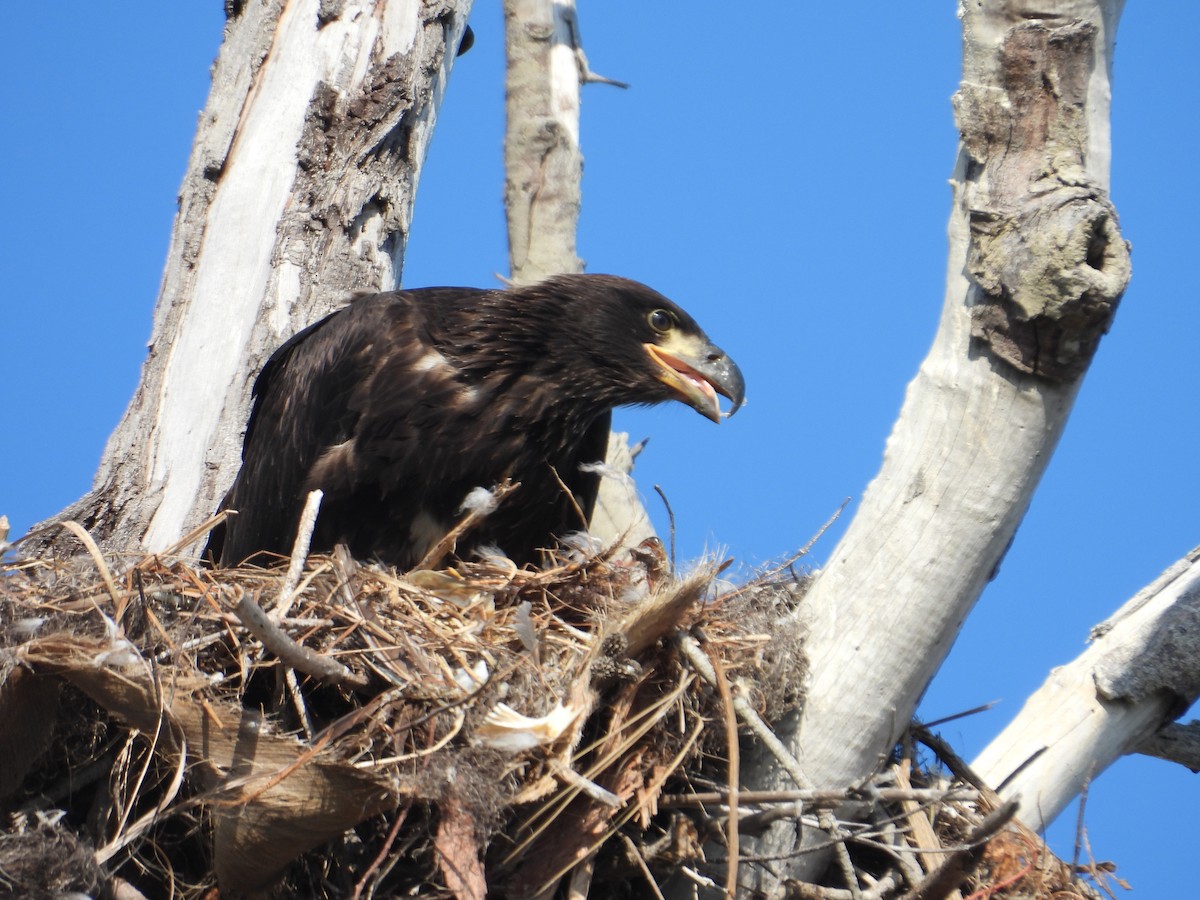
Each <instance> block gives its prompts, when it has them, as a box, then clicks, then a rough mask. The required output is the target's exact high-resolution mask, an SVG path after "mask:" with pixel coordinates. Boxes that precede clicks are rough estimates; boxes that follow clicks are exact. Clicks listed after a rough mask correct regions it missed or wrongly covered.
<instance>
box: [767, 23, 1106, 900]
mask: <svg viewBox="0 0 1200 900" xmlns="http://www.w3.org/2000/svg"><path fill="white" fill-rule="evenodd" d="M1121 6H1122V4H1121V3H1120V2H1119V0H1094V2H1089V3H1082V4H1081V3H1047V4H1043V10H1042V12H1041V13H1040V14H1039V15H1036V16H1035V15H1032V14H1030V13H1028V12H1026V11H1024V10H1022V11H1018V10H1016V9H1015V8H1013V7H1012V6H1011V5H1010V4H1006V3H999V2H988V3H978V4H963V5H962V7H961V10H962V20H963V81H962V85H961V87H960V90H959V92H958V93H957V95H956V97H955V114H956V119H957V124H958V128H959V132H960V135H961V138H960V144H959V152H958V160H957V163H956V166H955V170H954V175H953V179H952V183H953V186H954V206H953V211H952V214H951V219H950V226H949V237H950V248H949V262H948V267H947V277H946V294H945V300H944V305H943V312H942V318H941V323H940V326H939V330H938V334H937V337H936V338H935V340H934V345H933V347H932V349H931V350H930V352H929V355H928V356H927V357H926V359H925V361H924V362H923V363H922V364H921V367H920V370H919V372H918V373H917V376H916V378H915V379H914V381H913V382H912V383H911V384H910V385H909V388H908V393H907V396H906V398H905V403H904V407H903V409H902V410H901V413H900V417H899V419H898V420H897V422H896V425H895V427H894V429H893V431H892V435H891V437H890V438H889V440H888V444H887V450H886V454H885V458H884V461H883V467H882V469H881V470H880V472H879V474H878V475H877V476H876V478H875V480H874V481H873V482H872V483H871V485H870V486H869V487H868V489H867V491H866V494H865V495H864V497H863V502H862V506H861V509H860V510H859V512H858V514H857V515H856V516H855V518H854V521H853V522H852V523H851V524H850V526H849V528H848V530H847V532H846V534H845V536H844V537H843V538H842V540H841V541H840V542H839V544H838V545H837V547H835V548H834V550H833V551H832V553H831V555H830V560H829V563H828V565H827V566H826V568H825V569H824V570H823V571H822V572H821V574H820V576H819V577H818V578H817V580H816V583H815V584H814V585H813V588H812V590H811V592H810V593H809V595H808V601H809V602H807V603H806V604H805V610H807V611H808V613H809V614H810V616H811V619H810V620H809V621H807V622H804V623H801V622H799V621H798V622H797V623H796V624H797V627H805V628H807V629H808V630H809V636H808V639H807V643H806V649H807V651H808V654H809V658H810V663H811V666H812V681H811V684H810V685H809V686H808V691H807V698H806V701H805V705H804V708H803V711H802V713H801V714H800V715H798V716H796V717H793V718H792V719H791V720H790V721H788V722H785V723H781V730H782V732H783V736H784V737H785V739H786V743H787V744H788V746H789V749H790V750H791V752H792V753H793V755H794V756H796V757H797V758H798V759H800V760H801V761H802V763H801V764H802V767H803V769H804V772H805V775H806V776H807V778H808V780H809V782H810V783H811V784H816V785H821V786H823V787H834V786H844V785H849V784H855V783H857V782H858V781H859V780H860V779H862V778H863V777H865V776H866V775H868V774H869V773H870V772H872V771H874V770H875V768H876V767H877V766H878V765H879V762H880V759H881V758H882V757H883V756H885V755H886V754H887V753H888V752H889V751H890V749H891V748H892V747H893V746H894V745H895V743H896V741H897V740H898V739H899V737H900V736H901V734H902V732H903V731H904V730H905V729H906V728H907V727H908V724H909V722H910V720H911V718H912V714H913V711H914V709H915V708H916V705H917V702H918V701H919V699H920V697H921V695H922V694H923V693H924V691H925V688H926V686H927V685H928V684H929V682H930V680H931V679H932V678H933V675H934V674H935V673H936V672H937V670H938V668H939V667H940V666H941V663H942V661H943V660H944V658H945V656H946V654H947V652H948V651H949V649H950V646H951V644H952V643H953V640H954V637H955V635H956V634H957V632H958V629H959V627H960V625H961V624H962V622H963V620H964V619H965V618H966V617H967V615H968V614H969V613H970V610H971V608H972V606H973V605H974V603H975V601H976V600H977V599H978V597H979V595H980V593H981V592H982V590H983V588H984V587H985V586H986V584H987V583H988V581H989V580H990V579H991V577H992V575H993V573H994V572H995V571H996V569H997V567H998V566H999V564H1000V561H1001V559H1002V558H1003V556H1004V552H1005V550H1006V549H1007V547H1008V545H1009V542H1010V541H1011V540H1012V537H1013V534H1014V533H1015V531H1016V528H1017V526H1018V524H1019V523H1020V521H1021V518H1022V517H1023V515H1024V514H1025V511H1026V509H1027V508H1028V505H1029V502H1030V499H1031V498H1032V496H1033V493H1034V491H1035V489H1036V488H1037V485H1038V481H1039V480H1040V478H1041V475H1042V473H1043V471H1044V470H1045V467H1046V464H1047V462H1048V460H1049V458H1050V456H1051V454H1052V453H1053V451H1054V447H1055V445H1056V444H1057V442H1058V439H1059V437H1060V436H1061V434H1062V431H1063V428H1064V426H1065V425H1066V421H1067V416H1068V414H1069V413H1070V410H1071V405H1072V403H1073V402H1074V400H1075V396H1076V393H1077V391H1078V388H1079V385H1080V382H1081V379H1082V378H1083V375H1084V373H1085V372H1086V371H1087V368H1088V364H1089V363H1090V362H1091V359H1092V355H1093V353H1094V352H1095V350H1096V347H1097V345H1098V343H1099V340H1100V338H1101V336H1102V335H1103V334H1104V333H1105V332H1106V331H1107V330H1108V327H1109V325H1110V324H1111V322H1112V318H1113V315H1114V313H1115V311H1116V307H1117V303H1118V302H1119V300H1120V298H1121V295H1122V293H1123V292H1124V290H1125V286H1126V284H1127V282H1128V279H1129V275H1130V264H1129V250H1128V246H1127V244H1126V242H1125V240H1124V239H1123V238H1122V236H1121V233H1120V230H1119V227H1118V223H1117V216H1116V211H1115V210H1114V209H1113V207H1112V204H1111V203H1110V202H1109V200H1108V177H1109V152H1110V151H1109V141H1108V135H1109V125H1108V122H1109V97H1110V94H1109V82H1110V76H1111V60H1112V47H1113V43H1114V40H1115V37H1116V28H1117V22H1118V19H1119V16H1120V12H1121ZM745 781H746V782H747V783H748V784H749V786H751V787H754V788H759V789H767V788H772V787H780V786H783V785H787V786H789V787H790V786H792V785H793V780H792V778H791V777H790V776H789V775H787V774H786V772H785V771H784V770H783V768H782V767H781V765H780V764H779V763H778V761H777V760H776V759H775V758H773V757H772V756H770V755H769V754H767V753H765V752H759V753H757V754H755V755H754V756H753V758H752V762H751V763H750V765H749V769H748V771H746V773H745ZM810 838H811V832H810ZM819 840H821V839H820V838H816V839H814V842H819ZM748 843H749V844H750V845H751V848H752V849H751V851H750V852H753V853H757V854H760V855H765V856H771V857H779V856H780V855H786V854H788V853H789V852H791V851H793V850H794V849H796V846H797V833H796V830H795V829H794V828H793V826H792V824H791V823H781V824H778V825H776V826H775V827H773V828H772V829H771V830H770V831H769V832H767V833H766V834H765V835H764V836H763V837H762V838H761V839H758V840H756V841H753V842H748ZM818 859H819V854H809V855H804V856H799V857H795V861H794V862H793V863H792V864H791V865H788V864H781V865H780V866H779V867H777V868H776V869H775V870H774V871H775V872H777V873H778V872H780V871H781V870H782V871H783V877H786V875H787V874H789V873H790V874H801V875H803V874H805V873H807V872H811V871H812V869H813V868H814V867H815V866H818V865H820V862H818ZM766 871H767V870H765V869H760V870H758V874H757V875H756V877H755V882H756V883H757V884H758V885H759V886H760V887H762V888H764V889H765V890H767V891H768V892H769V891H771V890H773V889H776V888H777V887H778V884H779V876H776V875H768V874H765V873H766Z"/></svg>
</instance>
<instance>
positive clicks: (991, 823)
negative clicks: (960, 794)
mask: <svg viewBox="0 0 1200 900" xmlns="http://www.w3.org/2000/svg"><path fill="white" fill-rule="evenodd" d="M1016 814H1017V803H1016V801H1015V800H1010V801H1009V802H1008V803H1005V804H1003V805H1001V806H1000V807H999V808H998V809H995V810H993V811H992V812H990V813H988V815H987V816H986V817H985V818H984V820H983V821H982V822H980V823H979V824H978V825H976V826H975V827H974V828H973V829H972V830H971V833H970V834H969V835H967V841H966V845H965V846H963V847H960V848H959V849H957V850H955V851H954V852H953V853H951V854H950V855H949V856H947V857H946V859H945V860H944V861H943V862H942V864H941V865H940V866H938V867H937V868H936V869H934V870H933V871H932V872H930V873H929V875H927V876H926V877H925V879H924V880H923V881H922V882H921V883H920V884H918V885H917V886H916V887H915V888H913V891H912V893H911V894H909V895H908V897H909V898H910V900H943V898H945V897H948V896H950V893H951V891H955V892H957V890H958V886H959V885H960V884H962V883H963V881H964V880H965V879H966V877H967V876H968V875H969V874H971V872H972V871H974V869H975V867H976V866H977V865H979V862H980V860H981V859H983V845H984V844H986V843H987V842H988V841H989V840H991V839H992V838H993V837H995V836H996V835H997V834H998V833H999V832H1000V830H1001V829H1002V828H1004V826H1005V825H1007V824H1008V823H1009V822H1010V821H1012V818H1013V816H1015V815H1016ZM1035 854H1036V851H1035ZM985 896H987V895H985Z"/></svg>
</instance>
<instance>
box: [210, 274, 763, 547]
mask: <svg viewBox="0 0 1200 900" xmlns="http://www.w3.org/2000/svg"><path fill="white" fill-rule="evenodd" d="M714 391H715V392H719V393H721V394H723V395H725V396H726V397H729V398H731V400H732V402H733V409H734V410H736V409H737V407H738V406H739V405H740V404H741V402H742V398H743V384H742V376H741V373H740V372H739V371H738V368H737V366H736V365H734V363H733V362H732V360H730V359H729V357H728V356H726V355H725V353H724V352H723V351H721V350H720V349H719V348H718V347H716V346H715V345H714V344H712V343H711V342H710V341H709V340H708V338H707V336H706V335H705V334H704V332H703V331H702V330H701V329H700V327H699V326H698V325H697V324H696V323H695V321H694V320H693V319H692V318H691V317H690V316H689V315H688V314H687V313H685V312H684V311H683V310H682V309H680V308H679V307H678V306H676V305H675V304H674V303H672V302H671V301H670V300H668V299H667V298H665V297H663V296H662V295H661V294H658V293H657V292H655V291H653V290H651V289H650V288H648V287H646V286H645V285H642V284H639V283H637V282H635V281H629V280H628V279H624V278H617V277H615V276H610V275H561V276H558V277H556V278H552V279H550V280H548V281H545V282H542V283H541V284H537V285H533V286H530V287H520V288H511V289H508V290H492V291H485V290H477V289H473V288H425V289H422V290H414V291H396V292H393V293H386V294H374V295H371V296H367V297H362V298H360V299H357V300H355V301H354V302H353V303H351V304H350V305H349V306H347V307H345V308H343V309H341V310H339V311H337V312H335V313H333V314H332V315H330V316H328V317H326V318H325V319H322V320H321V321H320V322H317V323H316V324H314V325H312V326H310V327H308V328H306V329H304V330H303V331H301V332H300V333H299V334H297V335H295V336H294V337H292V338H291V339H290V340H289V341H287V342H286V343H285V344H283V346H281V347H280V348H279V349H278V350H276V351H275V353H274V354H273V355H272V356H271V358H270V360H268V362H267V364H266V366H265V367H264V369H263V371H262V374H261V375H259V377H258V381H257V382H256V383H255V385H254V409H253V412H252V413H251V416H250V422H249V425H248V426H247V428H246V437H245V443H244V445H243V449H242V468H241V471H240V472H239V473H238V476H237V478H236V480H235V481H234V483H233V487H232V488H231V489H230V491H229V493H228V494H227V495H226V497H225V499H224V501H223V502H222V504H221V506H222V508H223V509H225V508H228V509H233V510H237V515H236V516H234V517H231V518H230V519H228V520H227V522H226V523H225V524H224V525H223V526H220V527H219V528H218V529H216V530H214V532H213V536H212V538H211V539H210V541H209V547H208V550H207V551H206V553H208V554H211V556H212V558H213V559H215V560H217V561H219V562H221V563H223V564H226V565H232V564H235V563H238V562H241V561H243V560H246V559H250V558H252V557H254V556H255V554H258V553H262V552H266V553H277V554H287V553H288V552H289V551H290V549H291V545H292V543H293V541H294V540H295V534H296V527H297V522H298V519H299V516H300V511H301V509H302V507H303V504H304V500H305V497H306V496H307V493H308V492H309V491H310V490H313V489H314V488H321V489H322V490H323V491H324V493H325V497H324V500H323V502H322V506H321V511H320V515H319V517H318V519H317V526H316V531H315V532H314V535H313V542H312V548H313V550H317V551H319V550H326V551H327V550H330V549H332V548H333V546H334V545H335V544H337V543H344V544H346V545H347V546H348V547H349V549H350V552H351V553H352V554H353V555H354V556H355V557H356V558H360V559H375V560H379V561H381V562H384V563H389V564H393V565H396V566H399V567H401V568H407V567H411V566H412V565H414V564H416V563H417V562H418V561H419V560H420V559H421V558H422V557H423V556H424V554H425V553H426V551H427V550H428V549H429V547H430V546H431V545H432V543H433V542H434V541H436V539H437V538H439V537H440V536H441V535H442V534H443V533H444V532H445V531H446V530H448V529H449V528H450V527H451V526H452V525H453V524H454V522H455V521H456V520H457V519H458V517H459V515H460V508H461V506H462V503H463V500H464V498H465V497H466V495H467V494H468V492H469V491H471V490H472V489H473V488H475V487H479V486H483V487H487V488H491V487H493V486H495V485H496V484H497V483H499V482H501V481H502V480H503V479H505V478H511V479H512V480H513V481H515V482H519V483H520V486H519V487H518V488H517V489H516V490H515V491H514V492H513V493H512V494H511V495H509V496H508V497H507V498H506V499H505V501H504V502H503V503H502V504H501V505H500V507H499V508H498V509H497V510H495V511H494V512H493V513H492V514H491V515H489V516H488V517H487V518H486V519H485V520H484V521H483V523H482V525H481V526H480V527H479V528H478V529H477V530H476V531H475V532H473V533H472V534H471V535H469V536H468V540H469V541H470V544H471V546H479V545H482V544H485V543H486V544H495V545H497V546H499V547H500V548H501V549H502V550H503V551H504V552H505V553H507V554H508V555H509V556H510V557H511V558H512V559H514V560H516V561H518V562H521V563H525V562H534V561H537V559H538V555H539V550H541V549H544V548H548V547H551V546H553V541H554V538H555V537H556V536H560V535H562V534H565V533H566V532H569V531H573V530H576V529H579V528H580V527H582V526H583V524H584V523H583V522H581V521H580V519H579V511H578V509H577V508H576V506H578V508H579V509H582V511H583V512H584V513H585V514H590V512H591V509H592V506H593V504H594V503H595V499H596V491H597V488H598V482H599V476H598V475H597V474H595V473H594V472H584V471H582V470H581V469H580V465H581V464H584V463H588V462H594V461H599V460H601V459H603V457H604V452H605V446H606V441H607V437H608V431H609V419H610V413H611V410H612V408H613V407H615V406H622V405H627V404H649V403H660V402H662V401H665V400H672V399H677V400H682V401H683V402H686V403H688V404H689V405H691V406H693V407H694V408H695V409H697V410H698V411H699V412H701V413H702V414H703V415H705V416H707V417H709V418H711V419H713V420H714V421H715V420H717V419H718V418H719V417H720V410H719V408H718V407H717V402H716V393H715V392H714ZM555 473H557V478H556V477H555ZM559 479H561V481H562V483H563V484H565V485H566V487H567V488H568V489H569V490H570V492H571V494H572V495H573V497H574V501H572V499H571V497H568V496H567V495H566V494H565V492H564V491H563V488H562V485H560V484H559ZM464 549H465V548H463V547H460V548H459V550H460V552H463V550H464Z"/></svg>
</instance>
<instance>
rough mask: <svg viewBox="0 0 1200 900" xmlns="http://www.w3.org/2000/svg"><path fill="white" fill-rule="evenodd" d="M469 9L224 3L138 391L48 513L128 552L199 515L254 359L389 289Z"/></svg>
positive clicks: (218, 488) (233, 455)
mask: <svg viewBox="0 0 1200 900" xmlns="http://www.w3.org/2000/svg"><path fill="white" fill-rule="evenodd" d="M470 5H471V4H470V0H447V2H443V3H439V4H424V3H421V2H419V0H341V2H330V0H291V2H288V3H283V2H282V0H265V2H261V3H234V4H227V6H228V8H229V9H230V11H231V17H230V19H229V21H228V24H227V26H226V35H225V41H224V43H223V44H222V46H221V50H220V55H219V56H218V58H217V61H216V64H215V65H214V67H213V85H212V90H211V92H210V94H209V98H208V102H207V104H206V105H205V108H204V111H203V112H202V113H201V115H200V121H199V123H198V126H197V131H196V140H195V143H194V145H193V150H192V156H191V160H190V161H189V163H188V169H187V174H186V176H185V178H184V182H183V187H182V189H181V191H180V200H179V213H178V216H177V218H176V221H175V227H174V232H173V236H172V240H171V246H170V250H169V252H168V257H167V263H166V269H165V272H164V275H163V283H162V288H161V292H160V294H159V299H158V303H157V306H156V308H155V312H154V324H153V332H152V335H151V339H150V346H149V355H148V357H147V359H146V362H145V363H144V365H143V368H142V376H141V381H140V383H139V385H138V387H137V390H136V393H135V394H134V397H133V400H132V402H131V403H130V405H129V408H128V410H127V411H126V413H125V415H124V417H123V419H122V420H121V422H120V424H119V425H118V427H117V429H116V431H115V432H114V433H113V435H112V436H111V438H110V439H109V442H108V445H107V447H106V449H105V452H104V456H103V458H102V460H101V463H100V467H99V470H98V472H97V474H96V479H95V483H94V487H93V490H92V491H91V492H90V493H89V494H88V495H86V496H85V497H83V498H82V499H81V500H79V501H77V502H76V503H75V504H73V505H72V506H71V507H69V508H68V509H66V510H64V511H63V512H62V513H60V514H59V516H58V517H56V518H60V519H61V518H73V519H76V520H78V521H80V522H82V523H83V524H84V525H85V526H86V527H87V528H88V529H89V530H91V531H92V533H93V534H95V535H96V536H97V538H98V539H100V540H101V541H102V542H103V543H104V544H106V545H107V546H108V547H110V548H112V549H119V550H123V551H130V552H141V551H160V550H162V549H164V548H166V547H168V546H170V545H171V544H172V543H174V542H175V541H176V540H178V539H179V538H180V537H181V536H182V535H183V534H185V533H186V532H187V531H188V529H189V528H191V527H193V526H195V525H196V524H197V523H199V522H201V521H203V520H204V519H205V518H206V517H207V516H208V515H210V514H211V513H212V512H213V510H215V508H216V505H217V502H218V501H219V499H220V497H221V495H222V493H223V492H224V491H225V489H226V488H228V486H229V484H230V483H231V482H232V480H233V476H234V473H235V472H236V470H237V466H238V461H239V452H240V445H241V434H242V429H243V427H244V425H245V422H246V418H247V415H248V412H249V402H250V387H251V384H252V383H253V379H254V377H255V375H256V374H257V372H258V370H259V368H260V367H261V365H262V363H263V362H264V360H265V358H266V356H267V355H268V354H269V353H270V352H271V351H272V350H273V349H274V347H276V346H277V345H278V344H279V343H280V342H281V341H282V340H283V339H285V338H286V337H288V336H289V335H291V334H292V333H294V332H295V331H297V330H298V329H300V328H302V327H303V326H305V325H306V324H308V323H309V322H312V321H313V320H314V319H316V318H318V317H320V316H322V315H324V314H325V313H327V312H329V311H331V310H332V309H335V308H336V307H338V306H340V305H341V304H342V303H344V302H345V301H346V299H347V298H348V297H349V296H350V295H351V294H352V293H353V292H356V291H370V290H381V289H391V288H392V287H394V286H395V285H396V283H397V281H398V279H399V275H400V270H401V264H402V259H403V254H404V245H405V240H406V238H407V234H408V226H409V220H410V216H411V210H412V202H413V192H414V188H415V185H416V177H417V173H418V171H419V169H420V166H421V164H422V162H423V160H424V156H425V149H426V146H427V145H428V142H429V137H430V134H431V132H432V128H433V124H434V121H435V119H436V115H437V108H438V105H439V102H440V99H441V95H442V91H443V90H444V88H445V84H446V80H447V78H448V76H449V73H450V68H451V64H452V62H453V59H454V53H453V52H446V48H447V46H449V47H450V48H456V47H457V46H458V43H459V40H460V38H461V35H462V33H463V30H464V28H465V23H466V15H467V13H468V11H469V9H470ZM28 549H34V548H32V547H28Z"/></svg>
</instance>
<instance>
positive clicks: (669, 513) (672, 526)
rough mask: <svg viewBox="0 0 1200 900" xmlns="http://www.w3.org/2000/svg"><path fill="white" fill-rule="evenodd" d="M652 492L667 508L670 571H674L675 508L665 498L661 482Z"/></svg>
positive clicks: (665, 493) (665, 494)
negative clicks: (669, 531)
mask: <svg viewBox="0 0 1200 900" xmlns="http://www.w3.org/2000/svg"><path fill="white" fill-rule="evenodd" d="M654 493H656V494H658V496H659V497H660V498H661V499H662V502H663V506H665V507H666V508H667V527H668V528H669V529H670V530H671V571H672V572H674V571H675V510H673V509H671V501H670V500H668V499H667V492H666V491H664V490H663V489H662V485H661V484H656V485H655V486H654Z"/></svg>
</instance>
